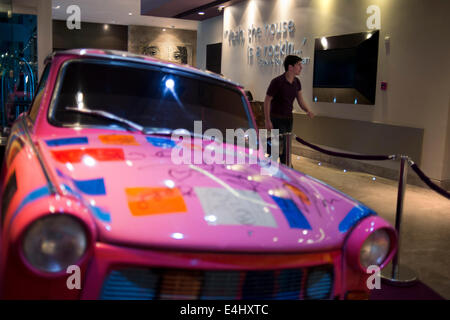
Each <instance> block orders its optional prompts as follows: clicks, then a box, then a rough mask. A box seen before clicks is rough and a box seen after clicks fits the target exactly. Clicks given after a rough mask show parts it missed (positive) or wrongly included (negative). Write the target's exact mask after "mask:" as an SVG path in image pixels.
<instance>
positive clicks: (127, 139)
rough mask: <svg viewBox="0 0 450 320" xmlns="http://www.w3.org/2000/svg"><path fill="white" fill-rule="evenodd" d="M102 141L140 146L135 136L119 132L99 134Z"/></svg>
mask: <svg viewBox="0 0 450 320" xmlns="http://www.w3.org/2000/svg"><path fill="white" fill-rule="evenodd" d="M98 138H99V139H100V141H101V142H103V143H104V144H120V145H127V146H139V145H140V144H139V143H138V142H137V141H136V139H135V138H134V136H131V135H119V134H104V135H100V136H98Z"/></svg>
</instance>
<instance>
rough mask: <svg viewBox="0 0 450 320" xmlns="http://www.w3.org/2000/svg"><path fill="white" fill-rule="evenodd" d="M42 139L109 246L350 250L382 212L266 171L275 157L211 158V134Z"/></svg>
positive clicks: (56, 173)
mask: <svg viewBox="0 0 450 320" xmlns="http://www.w3.org/2000/svg"><path fill="white" fill-rule="evenodd" d="M208 143H211V141H209V142H208ZM37 144H38V145H39V149H40V151H41V153H42V156H43V158H44V160H45V162H46V163H47V165H48V167H49V170H50V171H51V174H52V175H53V177H54V180H57V181H56V182H57V183H58V184H59V185H60V186H61V188H62V189H63V190H64V192H67V193H70V194H72V195H73V196H75V197H77V198H78V199H79V200H80V201H82V202H83V203H84V204H85V205H86V206H88V207H89V209H90V211H91V212H92V215H93V217H94V219H95V221H96V224H97V227H98V231H99V232H98V234H99V241H102V242H107V243H114V244H120V245H125V246H142V247H160V248H161V247H164V248H178V249H187V250H212V251H232V252H255V251H256V252H270V251H277V252H280V251H286V252H288V251H289V252H298V251H313V250H314V251H315V250H328V249H335V248H338V247H340V246H342V243H343V241H344V239H345V237H346V234H347V232H348V231H349V230H350V229H351V228H352V226H353V225H354V224H356V223H357V222H358V221H359V220H360V219H362V218H363V217H365V216H367V215H369V214H374V213H373V211H371V210H370V209H368V208H366V207H364V206H363V205H361V204H360V203H358V202H356V201H355V200H353V199H351V198H349V197H347V196H345V195H343V194H341V193H340V192H338V191H336V190H334V189H332V188H331V187H329V186H327V185H325V184H324V183H322V182H319V181H317V180H315V179H314V178H311V177H309V176H307V175H305V174H302V173H299V172H296V171H294V170H291V169H288V168H286V167H285V166H280V167H279V170H277V171H276V172H272V175H269V174H267V172H266V171H264V170H263V169H268V166H269V165H270V164H271V163H270V162H268V161H266V160H263V161H259V160H258V161H257V163H254V164H248V162H249V160H248V156H249V154H248V153H246V156H247V161H246V162H247V164H235V165H227V164H215V163H213V164H211V161H208V160H211V159H208V157H207V156H206V155H205V154H206V153H205V150H208V148H207V147H206V146H207V143H206V142H202V141H201V140H192V141H191V142H189V141H183V142H180V143H176V142H175V141H172V140H170V139H169V138H165V137H161V136H144V135H141V134H120V135H118V134H114V135H111V134H107V135H101V134H100V135H98V134H97V135H84V136H67V137H58V138H55V137H45V138H42V139H39V140H38V141H37ZM228 150H230V149H228ZM242 150H244V151H242ZM181 151H182V152H189V151H192V154H191V156H192V157H191V160H194V163H192V164H185V163H179V164H177V163H176V162H174V161H173V160H174V156H173V155H174V152H175V153H178V155H180V154H181V153H180V152H181ZM237 151H238V152H239V151H240V152H246V151H245V149H239V150H237ZM247 151H248V150H247ZM219 153H220V152H219ZM219 153H218V154H219ZM183 154H184V153H183ZM186 154H187V153H186ZM209 154H210V155H211V153H209ZM196 155H197V156H199V157H197V159H195V156H196ZM201 155H204V158H203V159H201V157H200V156H201ZM199 158H200V159H199ZM216 159H217V158H216ZM224 159H225V156H224ZM208 163H209V164H208ZM272 165H274V164H273V163H272Z"/></svg>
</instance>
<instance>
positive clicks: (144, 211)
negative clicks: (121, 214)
mask: <svg viewBox="0 0 450 320" xmlns="http://www.w3.org/2000/svg"><path fill="white" fill-rule="evenodd" d="M125 192H126V194H127V198H128V207H129V208H130V211H131V214H132V215H133V216H145V215H151V214H158V213H173V212H186V211H187V209H186V204H185V203H184V199H183V195H182V194H181V192H180V190H179V189H178V188H166V187H157V188H126V189H125Z"/></svg>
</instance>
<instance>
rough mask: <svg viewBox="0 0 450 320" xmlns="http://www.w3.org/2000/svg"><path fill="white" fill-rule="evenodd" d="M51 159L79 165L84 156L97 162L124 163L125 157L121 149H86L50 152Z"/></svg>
mask: <svg viewBox="0 0 450 320" xmlns="http://www.w3.org/2000/svg"><path fill="white" fill-rule="evenodd" d="M52 155H53V158H55V160H56V161H58V162H61V163H66V162H71V163H79V162H81V161H82V160H83V157H84V156H90V157H91V158H93V159H94V160H97V161H124V160H125V155H124V153H123V150H122V149H118V148H87V149H67V150H58V151H55V150H52Z"/></svg>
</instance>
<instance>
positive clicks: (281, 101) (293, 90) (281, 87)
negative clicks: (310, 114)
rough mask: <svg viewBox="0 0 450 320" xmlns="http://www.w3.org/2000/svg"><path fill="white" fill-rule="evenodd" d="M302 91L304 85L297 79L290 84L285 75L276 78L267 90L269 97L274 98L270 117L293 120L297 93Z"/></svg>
mask: <svg viewBox="0 0 450 320" xmlns="http://www.w3.org/2000/svg"><path fill="white" fill-rule="evenodd" d="M301 90H302V85H301V83H300V80H299V79H298V78H297V77H294V81H292V83H289V81H287V79H286V76H285V74H284V73H283V74H282V75H281V76H279V77H276V78H274V79H273V80H272V81H271V82H270V85H269V88H268V89H267V93H266V94H267V95H268V96H270V97H272V98H273V99H272V103H271V107H270V117H273V118H291V117H292V109H293V103H294V99H295V98H296V97H297V93H298V92H299V91H301Z"/></svg>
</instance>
